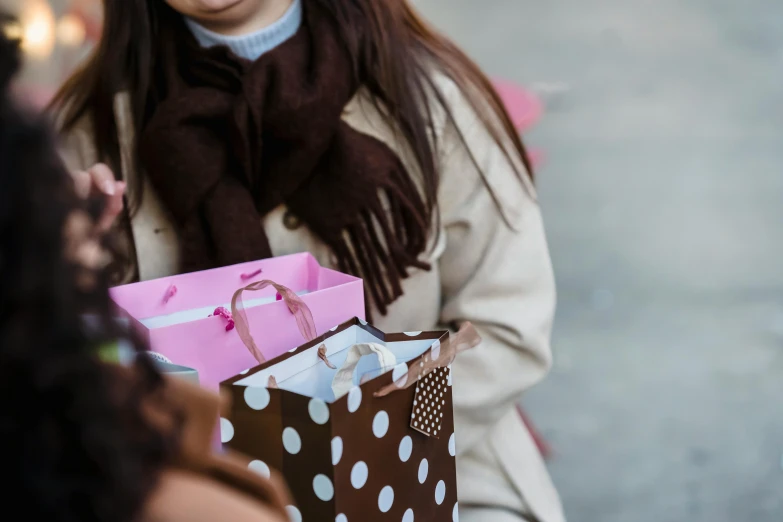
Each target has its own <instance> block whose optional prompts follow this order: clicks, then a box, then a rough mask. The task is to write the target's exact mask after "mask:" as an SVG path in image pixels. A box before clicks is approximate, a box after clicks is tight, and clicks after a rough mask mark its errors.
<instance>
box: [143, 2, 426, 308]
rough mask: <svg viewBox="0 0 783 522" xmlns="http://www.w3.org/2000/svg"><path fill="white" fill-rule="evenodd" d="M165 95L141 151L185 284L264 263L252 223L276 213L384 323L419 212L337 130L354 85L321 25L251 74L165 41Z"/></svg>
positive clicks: (393, 161)
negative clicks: (325, 255)
mask: <svg viewBox="0 0 783 522" xmlns="http://www.w3.org/2000/svg"><path fill="white" fill-rule="evenodd" d="M160 59H161V66H160V67H161V68H162V70H163V71H164V76H165V77H166V80H165V82H164V83H163V84H162V85H161V87H160V88H159V89H158V90H157V92H156V93H155V94H154V96H155V97H157V98H158V99H159V101H158V103H157V105H156V108H155V110H154V112H153V114H152V116H151V118H150V120H149V123H148V124H147V125H146V126H145V128H144V129H143V131H142V134H141V136H140V140H139V146H140V155H141V160H142V163H143V165H144V167H145V169H146V172H147V175H148V176H149V177H150V180H151V182H152V184H153V185H154V187H155V188H156V190H157V192H158V194H159V195H160V197H161V198H162V201H163V203H164V205H165V206H166V207H167V208H168V209H169V210H170V212H171V213H172V215H173V218H174V220H175V222H176V224H177V225H178V227H179V232H180V234H181V241H182V259H183V264H182V270H183V271H194V270H202V269H207V268H212V267H218V266H224V265H229V264H234V263H240V262H244V261H251V260H255V259H262V258H267V257H270V256H272V251H271V248H270V245H269V241H268V239H267V236H266V234H265V232H264V228H263V226H262V224H261V218H262V216H264V215H265V214H267V213H268V212H270V211H271V210H273V209H275V208H276V207H278V206H279V205H282V204H284V205H286V207H287V208H288V210H289V211H291V212H293V213H294V214H295V215H296V216H297V217H299V218H300V219H301V220H302V221H303V222H304V223H305V224H306V225H307V226H308V227H309V228H310V230H311V231H312V232H313V233H315V234H316V235H317V236H318V237H319V238H320V239H321V240H322V241H324V242H325V243H326V244H327V245H328V246H329V247H330V248H331V249H332V251H333V252H334V254H335V256H336V258H337V259H338V260H339V269H340V270H342V271H345V272H348V273H351V274H354V275H357V276H359V277H362V278H363V279H364V281H365V285H366V288H367V290H368V293H369V295H368V297H369V298H370V299H371V300H372V301H373V302H374V303H375V305H376V306H377V308H378V310H379V311H380V312H381V313H382V314H385V313H386V310H387V305H389V304H390V303H392V302H393V301H394V300H395V299H397V298H398V297H399V296H400V295H401V294H402V288H401V285H400V282H401V279H402V278H405V277H407V275H408V273H407V272H408V269H409V268H411V267H418V268H422V269H428V268H429V267H428V265H427V264H426V263H423V262H421V261H419V259H418V257H419V254H421V253H422V251H423V250H424V249H425V248H426V243H427V232H428V229H429V222H430V212H429V211H428V209H427V206H426V205H425V203H424V201H423V199H422V197H421V195H420V193H419V191H418V189H417V186H416V184H415V183H414V181H413V179H412V178H411V176H410V175H409V174H408V172H406V170H405V168H404V167H403V165H402V163H401V162H400V160H399V158H398V157H397V156H396V155H395V154H394V153H393V152H392V151H391V150H390V149H389V148H388V147H387V146H386V145H385V144H383V143H382V142H380V141H378V140H376V139H374V138H372V137H370V136H367V135H365V134H361V133H359V132H357V131H355V130H353V129H352V128H351V127H350V126H349V125H347V124H346V123H344V122H343V121H342V119H341V114H342V112H343V109H344V108H345V106H346V105H347V104H348V102H349V101H350V100H351V98H353V96H354V95H355V94H356V92H357V90H358V88H359V86H360V84H361V80H360V79H359V78H357V77H356V74H355V73H354V66H353V63H352V60H351V58H350V56H349V53H348V51H347V49H346V47H345V45H344V44H343V41H342V39H341V37H340V35H339V34H338V29H337V27H336V25H335V22H334V20H333V19H332V18H331V16H330V15H329V14H328V13H327V12H325V11H323V10H322V8H321V7H319V6H318V5H317V4H316V3H314V2H306V3H305V18H304V21H303V26H302V27H301V28H300V30H299V31H298V32H297V34H296V35H295V36H294V37H293V38H291V39H290V40H288V41H286V42H285V43H283V44H282V45H280V46H279V47H277V48H275V49H274V50H272V51H270V52H269V53H267V54H264V55H263V56H261V57H260V58H259V59H258V60H256V61H255V62H253V63H250V62H248V61H246V60H243V59H241V58H238V57H237V56H235V55H234V54H232V53H231V51H229V50H228V49H227V48H212V49H208V50H204V49H201V48H199V46H198V44H197V43H196V41H195V40H194V39H193V37H192V36H191V35H190V34H189V32H187V29H186V28H184V24H183V25H182V27H178V28H176V29H174V30H172V31H171V33H170V34H169V36H168V37H167V38H164V45H163V46H162V49H161V55H160Z"/></svg>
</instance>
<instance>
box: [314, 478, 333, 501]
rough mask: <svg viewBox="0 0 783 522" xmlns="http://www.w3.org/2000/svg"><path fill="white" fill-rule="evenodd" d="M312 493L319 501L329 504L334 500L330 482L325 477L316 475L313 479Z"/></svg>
mask: <svg viewBox="0 0 783 522" xmlns="http://www.w3.org/2000/svg"><path fill="white" fill-rule="evenodd" d="M313 492H314V493H315V496H316V497H318V498H319V499H321V500H323V501H324V502H329V501H330V500H332V499H333V498H334V486H333V485H332V481H331V480H330V479H329V477H327V476H326V475H316V476H315V478H314V479H313Z"/></svg>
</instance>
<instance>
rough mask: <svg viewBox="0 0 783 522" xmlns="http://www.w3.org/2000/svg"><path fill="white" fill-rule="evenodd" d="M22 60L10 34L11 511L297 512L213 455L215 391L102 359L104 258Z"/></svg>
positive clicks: (1, 151) (193, 516) (6, 141)
mask: <svg viewBox="0 0 783 522" xmlns="http://www.w3.org/2000/svg"><path fill="white" fill-rule="evenodd" d="M2 22H3V19H2V17H0V24H1V23H2ZM17 56H18V54H17V52H16V47H15V45H13V44H12V43H11V42H9V41H8V40H7V39H5V37H4V36H3V33H2V32H1V31H0V379H2V382H3V387H4V390H5V393H3V394H2V404H0V444H2V448H3V454H2V457H1V458H0V460H1V461H2V462H3V472H4V473H5V476H6V480H5V482H4V486H3V493H2V496H1V498H2V500H3V509H4V511H5V512H6V513H8V517H9V519H19V518H26V519H30V520H48V521H50V522H74V521H80V522H88V521H94V522H145V521H150V522H151V521H155V522H177V521H188V522H194V521H195V522H200V521H203V522H207V521H210V522H211V521H215V520H242V521H247V522H250V521H253V522H259V521H261V522H283V521H285V520H287V519H288V517H287V516H286V512H285V506H286V505H288V502H287V500H286V499H287V496H286V493H285V492H284V491H283V490H282V489H281V487H280V486H279V485H278V483H277V482H272V481H267V480H264V479H262V478H261V477H258V476H254V475H253V474H252V473H250V472H249V471H248V469H247V465H246V464H245V461H242V460H238V459H235V458H227V457H214V456H211V455H210V454H209V448H210V433H211V431H210V426H209V422H204V421H205V420H207V421H209V420H210V419H214V418H216V416H217V407H218V404H217V402H218V400H217V398H214V397H211V396H209V395H207V394H206V392H202V391H200V390H198V389H197V388H189V387H188V386H187V385H186V384H185V383H177V382H169V383H167V382H166V381H165V380H163V379H162V378H161V376H160V375H159V374H158V373H157V372H156V371H155V369H154V368H153V367H152V365H151V362H150V359H148V358H147V357H139V358H138V360H137V361H136V363H135V364H133V365H131V366H129V367H119V366H115V365H111V364H107V363H103V362H101V360H100V358H99V357H98V354H99V353H100V351H101V348H102V347H104V346H106V345H107V343H113V342H115V340H116V339H118V338H119V336H122V335H123V332H121V331H119V330H118V328H117V327H116V325H115V323H114V322H113V321H112V320H111V317H110V314H109V296H108V292H107V288H106V286H105V279H106V277H105V275H104V269H103V267H104V266H105V262H106V253H105V252H104V250H103V248H102V247H101V245H100V243H99V241H98V240H97V235H96V230H95V227H94V226H93V223H92V219H91V217H90V214H89V213H88V212H87V210H86V209H85V208H84V204H83V203H82V202H81V201H80V200H79V199H78V198H77V197H76V195H75V194H74V193H73V190H72V183H71V179H70V177H69V176H68V174H67V171H66V170H65V168H64V166H63V165H62V163H61V162H60V159H59V157H58V156H57V152H56V150H55V149H54V146H53V143H52V142H51V141H50V140H49V135H48V134H47V133H46V132H45V131H44V129H43V128H42V127H40V126H38V125H37V124H33V123H31V122H30V121H29V120H28V119H27V118H25V117H24V116H23V115H22V114H21V113H20V111H19V110H18V109H17V108H16V107H15V106H14V104H13V103H12V102H11V100H10V98H9V94H8V84H9V81H10V79H11V76H12V74H14V73H15V71H16V69H17V66H18V60H17ZM85 317H89V319H90V320H89V321H86V320H85ZM14 513H16V515H14ZM22 514H23V515H22Z"/></svg>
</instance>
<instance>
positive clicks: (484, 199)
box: [65, 78, 564, 522]
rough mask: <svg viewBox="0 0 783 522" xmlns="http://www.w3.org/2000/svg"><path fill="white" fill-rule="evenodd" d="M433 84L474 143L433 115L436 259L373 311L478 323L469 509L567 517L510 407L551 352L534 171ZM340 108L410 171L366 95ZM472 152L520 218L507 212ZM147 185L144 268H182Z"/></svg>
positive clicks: (550, 290) (86, 154) (121, 107)
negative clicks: (526, 172)
mask: <svg viewBox="0 0 783 522" xmlns="http://www.w3.org/2000/svg"><path fill="white" fill-rule="evenodd" d="M437 84H438V86H439V89H440V90H441V91H442V93H443V94H444V95H445V98H446V100H447V101H448V103H449V106H450V108H451V110H452V112H453V114H454V116H455V120H456V127H458V128H459V131H460V132H461V133H462V134H463V135H464V137H465V141H466V143H467V144H468V148H469V149H468V148H466V147H464V146H463V145H462V142H461V141H460V140H459V138H458V134H457V131H456V129H455V126H454V125H451V124H448V125H447V124H446V118H445V116H444V115H443V114H440V115H436V118H435V120H436V123H437V125H436V127H435V129H434V131H435V132H436V133H437V135H438V137H439V139H438V142H437V143H438V144H439V149H440V150H439V151H438V152H439V157H440V162H441V163H440V165H441V169H440V173H441V183H440V190H439V206H440V218H441V219H440V224H439V226H440V234H439V236H437V237H438V239H437V241H435V240H433V244H432V245H431V248H430V250H429V251H428V252H427V254H425V255H424V257H426V259H427V260H428V261H429V262H430V263H431V265H432V267H433V268H432V270H431V271H418V272H415V273H413V274H412V276H411V277H410V278H409V279H406V280H405V281H404V282H403V288H404V292H405V293H404V295H403V297H401V298H400V299H399V300H398V301H396V302H395V303H393V304H392V306H391V308H390V311H389V313H388V315H386V316H380V314H376V319H377V320H376V323H377V325H378V326H379V327H380V328H381V329H382V330H386V331H411V330H427V329H431V328H436V327H437V325H453V324H455V323H459V322H460V321H471V322H472V323H473V324H474V325H475V326H476V328H477V329H478V331H479V332H480V334H481V335H482V337H483V338H484V342H483V343H482V345H481V346H479V347H478V348H476V349H475V350H473V351H471V352H467V353H464V354H462V355H461V356H460V357H459V358H458V360H457V361H456V362H455V363H454V380H455V382H456V385H455V387H454V390H455V392H454V393H455V397H454V403H455V417H456V419H455V422H456V425H457V441H458V443H457V448H458V458H457V466H458V480H459V488H460V491H459V498H460V506H461V513H462V518H463V521H464V520H468V521H470V522H493V520H495V518H497V517H502V516H506V517H508V516H509V515H512V518H514V517H513V514H515V513H516V514H517V515H516V519H522V518H523V517H524V518H527V519H538V520H540V521H542V522H561V521H563V520H564V517H563V513H562V509H561V506H560V500H559V498H558V495H557V492H556V491H555V488H554V487H553V485H552V482H551V480H550V478H549V475H548V473H547V471H546V468H545V466H544V463H543V462H542V459H541V456H540V455H539V453H538V451H537V449H536V446H535V444H534V442H533V440H532V438H531V436H530V433H529V432H528V431H527V429H526V428H525V426H524V424H523V423H522V422H521V421H520V418H519V417H518V415H517V413H516V411H515V405H516V404H517V402H518V401H519V399H520V398H521V397H522V395H523V393H524V392H525V391H526V390H527V389H528V388H530V387H531V386H533V385H534V384H536V383H537V382H539V381H540V380H541V379H543V378H544V376H545V375H546V374H547V372H548V370H549V368H550V364H551V352H550V344H549V340H550V331H551V327H552V319H553V315H554V309H555V285H554V278H553V274H552V266H551V261H550V258H549V252H548V249H547V243H546V238H545V235H544V227H543V223H542V221H541V213H540V209H539V206H538V202H537V199H536V194H535V189H534V187H533V185H532V183H531V182H530V181H529V179H528V178H527V177H525V178H524V180H522V181H520V180H519V179H518V178H517V177H516V175H515V173H514V169H513V168H512V165H511V164H510V163H509V161H508V160H507V159H506V157H505V155H504V154H503V152H502V150H501V148H500V147H498V146H497V145H496V144H495V143H494V142H493V140H492V139H491V137H490V136H489V134H488V132H487V131H486V129H485V127H484V126H483V125H482V124H481V123H480V121H479V120H478V117H477V115H476V113H475V112H474V111H473V110H472V109H471V108H470V106H469V105H468V103H467V102H466V100H465V98H464V96H463V95H462V93H461V92H460V90H459V89H458V88H457V87H456V85H455V84H454V83H453V82H451V81H449V80H446V79H443V78H440V79H438V81H437ZM127 100H128V98H127V96H125V95H119V96H118V97H117V99H116V103H115V113H116V118H117V122H118V128H119V129H120V136H119V140H120V144H121V148H122V155H123V172H122V176H123V177H124V178H125V179H126V180H127V179H128V178H132V177H133V176H136V175H137V174H136V171H135V169H134V166H133V165H132V163H131V161H130V158H131V154H130V151H131V150H132V147H133V140H134V136H133V135H132V125H131V124H130V123H131V122H130V120H129V118H130V114H131V111H130V110H129V106H128V101H127ZM343 117H344V120H345V121H347V122H348V123H349V124H351V125H352V126H353V127H354V128H356V129H357V130H359V131H361V132H364V133H366V134H369V135H372V136H375V137H376V138H378V139H380V140H382V141H384V142H386V143H387V144H388V145H389V146H390V147H391V148H392V149H394V150H395V151H396V152H397V153H398V154H399V155H400V157H401V158H402V160H403V162H404V163H406V166H407V167H408V169H409V170H410V171H411V172H417V169H416V167H415V164H414V162H413V161H412V160H411V155H410V153H409V151H408V149H407V147H406V146H404V145H402V144H401V143H400V141H399V140H397V139H396V138H395V135H394V132H393V129H391V128H389V126H388V125H386V124H385V123H384V122H383V119H382V118H381V117H380V116H379V115H378V113H377V112H376V111H375V109H374V108H373V107H372V105H371V104H370V103H369V102H368V100H367V98H366V97H365V96H364V95H362V94H359V95H357V97H356V98H355V99H354V100H352V101H351V102H350V103H349V105H348V106H347V107H346V109H345V112H344V116H343ZM65 138H66V143H65V145H66V147H65V148H66V151H65V155H66V160H67V162H68V164H69V167H70V168H73V169H84V168H86V167H89V166H91V165H93V164H94V163H96V162H97V161H98V160H99V158H97V157H96V154H95V147H94V145H93V141H92V137H91V133H90V130H89V128H88V127H87V126H86V125H85V126H81V127H79V128H77V129H76V130H74V131H73V132H71V133H70V134H69V135H68V136H66V137H65ZM470 154H472V155H473V157H474V158H475V160H476V162H477V163H478V165H479V166H480V167H481V169H482V171H483V172H484V174H485V175H486V177H487V179H488V182H489V184H490V186H491V187H492V189H493V191H494V193H495V195H496V196H497V198H498V200H499V203H500V206H501V210H502V212H503V213H504V214H505V216H506V217H507V219H508V220H509V221H510V223H511V224H512V225H513V229H512V228H509V227H507V226H506V225H505V224H504V222H503V220H502V217H501V215H500V212H499V211H498V209H497V207H496V205H495V203H494V202H493V200H492V198H491V197H490V192H489V191H488V190H487V189H486V188H485V186H484V185H483V183H482V181H481V178H480V176H479V172H478V171H477V170H476V168H475V167H474V164H473V162H472V161H471V157H470ZM145 190H146V192H145V194H144V199H143V201H144V203H143V206H142V207H141V209H140V210H139V211H138V212H137V215H136V216H135V217H134V219H133V220H132V231H133V242H134V244H135V252H136V258H137V262H138V267H137V268H138V275H139V277H140V278H141V279H151V278H157V277H161V276H166V275H169V274H173V273H175V272H176V271H177V266H178V258H177V256H178V246H177V235H176V232H175V229H174V227H173V226H172V224H171V222H170V220H169V218H168V216H167V214H166V212H165V211H164V209H163V208H162V206H161V205H160V202H159V200H158V198H157V197H156V196H155V194H154V191H153V190H152V188H151V187H150V186H149V185H147V186H146V188H145ZM263 226H264V227H265V228H266V233H267V236H268V237H269V241H270V244H271V247H272V251H273V252H274V254H275V255H285V254H292V253H296V252H304V251H308V252H311V253H312V254H313V255H314V256H315V257H316V258H317V259H318V260H319V262H320V263H321V264H322V265H324V266H334V259H333V256H332V255H331V252H330V251H329V249H328V248H327V247H326V246H325V245H324V244H323V243H322V242H320V241H319V240H318V239H317V238H316V237H315V236H314V235H313V234H312V233H311V232H310V231H309V230H308V229H307V228H306V227H303V226H298V225H297V223H296V220H295V219H292V218H291V216H289V215H287V214H286V209H285V208H279V209H276V210H275V211H273V212H271V213H269V214H268V215H267V216H266V217H265V218H264V219H263ZM433 237H435V235H433ZM487 508H489V510H487ZM493 510H497V511H493ZM493 513H494V514H493ZM493 517H494V518H493ZM504 520H505V519H504Z"/></svg>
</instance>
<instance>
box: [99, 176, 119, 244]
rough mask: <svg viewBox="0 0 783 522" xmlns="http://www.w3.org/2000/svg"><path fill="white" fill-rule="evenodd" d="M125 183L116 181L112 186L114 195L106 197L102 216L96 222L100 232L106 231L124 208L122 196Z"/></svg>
mask: <svg viewBox="0 0 783 522" xmlns="http://www.w3.org/2000/svg"><path fill="white" fill-rule="evenodd" d="M125 188H126V185H125V182H124V181H117V182H116V183H115V184H114V194H112V195H110V196H107V197H106V206H105V207H104V208H103V214H102V215H101V217H100V219H99V220H98V223H97V226H98V230H99V231H101V232H106V231H108V230H109V229H110V228H111V226H112V224H114V220H115V219H117V216H119V215H120V212H122V209H123V207H124V201H123V196H124V195H125Z"/></svg>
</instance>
